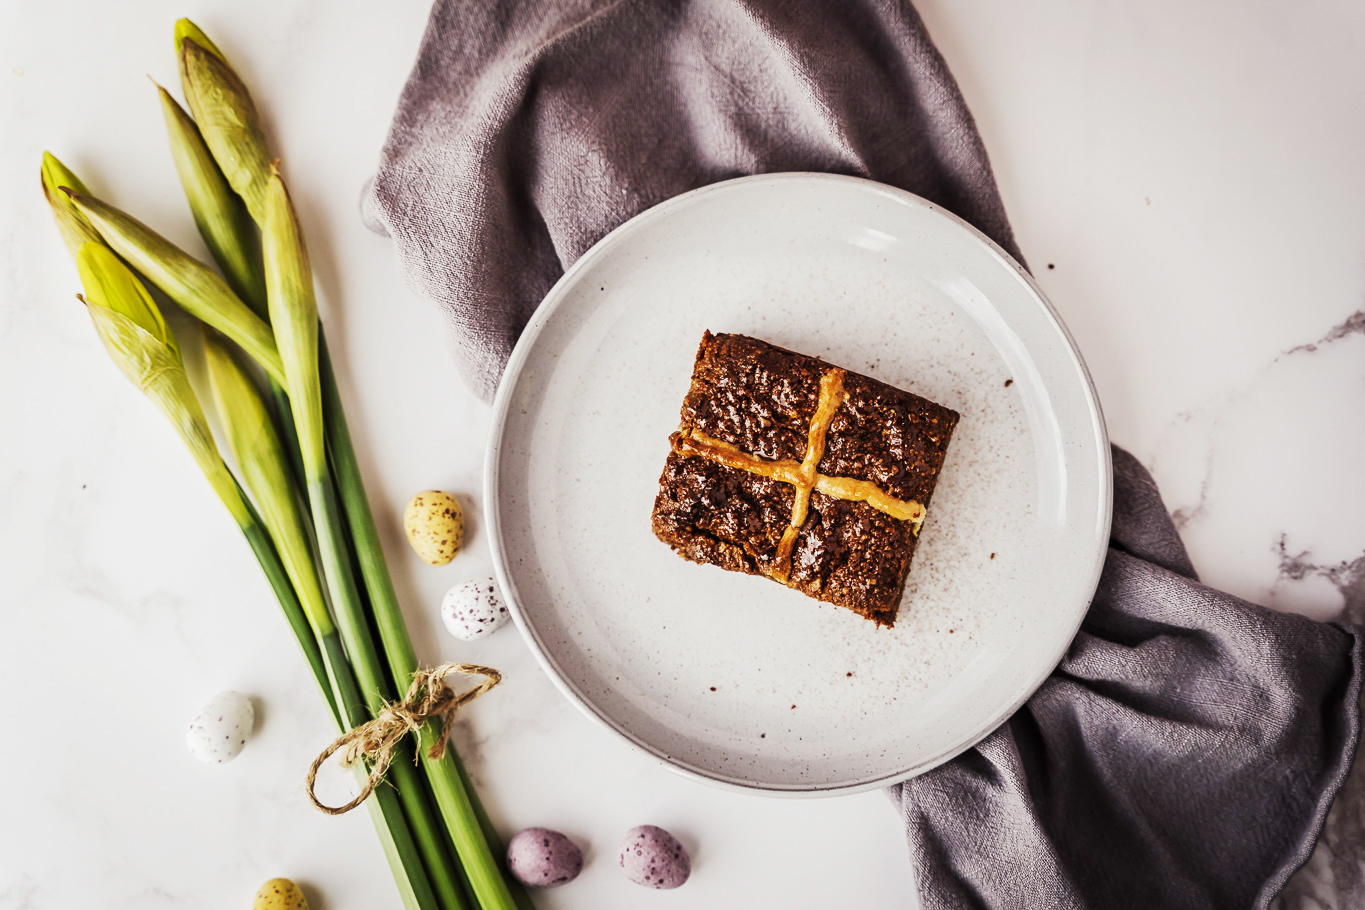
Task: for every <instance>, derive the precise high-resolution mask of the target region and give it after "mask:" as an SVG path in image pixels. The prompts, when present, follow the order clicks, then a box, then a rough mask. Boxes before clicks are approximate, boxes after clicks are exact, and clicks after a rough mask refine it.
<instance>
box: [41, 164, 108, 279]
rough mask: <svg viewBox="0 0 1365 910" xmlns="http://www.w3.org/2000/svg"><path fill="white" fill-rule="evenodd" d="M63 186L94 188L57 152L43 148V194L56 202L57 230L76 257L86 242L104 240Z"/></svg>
mask: <svg viewBox="0 0 1365 910" xmlns="http://www.w3.org/2000/svg"><path fill="white" fill-rule="evenodd" d="M60 187H67V188H68V189H70V190H72V191H73V192H76V193H81V194H88V193H89V192H90V191H89V190H87V189H86V188H85V184H84V183H82V182H81V178H79V177H77V176H76V175H75V174H73V173H72V172H71V170H70V169H69V168H68V167H67V166H66V165H64V164H62V163H61V162H60V161H58V160H57V156H56V155H54V154H52V153H51V152H43V196H44V197H45V198H46V199H47V204H48V205H50V206H52V217H53V218H54V219H56V221H57V230H59V231H61V233H62V241H63V242H64V243H65V244H66V248H67V249H68V250H69V251H70V252H71V258H72V259H75V258H76V251H77V250H79V249H80V248H81V246H82V245H83V244H86V243H92V242H93V243H102V242H103V240H102V239H101V238H100V234H99V231H97V230H95V227H94V225H92V224H91V223H90V222H89V221H88V220H87V219H86V217H85V216H84V215H82V214H81V213H80V212H78V211H76V207H75V206H74V205H72V204H71V200H70V199H68V198H67V197H66V194H65V193H63V192H61V190H60Z"/></svg>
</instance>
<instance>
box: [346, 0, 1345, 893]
mask: <svg viewBox="0 0 1365 910" xmlns="http://www.w3.org/2000/svg"><path fill="white" fill-rule="evenodd" d="M792 170H817V171H832V172H839V173H846V174H855V175H858V176H863V177H869V178H871V179H874V180H879V181H881V182H883V183H888V184H891V185H893V186H897V187H901V188H903V189H906V190H909V191H911V192H914V193H918V194H919V195H921V196H924V197H925V198H927V199H929V200H930V201H932V202H935V203H937V204H939V205H941V206H943V207H944V208H946V209H948V210H949V211H951V212H953V213H955V214H957V215H959V216H961V217H963V218H964V219H966V220H967V221H970V222H971V223H973V224H975V225H976V226H977V227H978V228H980V229H981V230H982V231H983V232H985V233H986V234H987V235H988V236H990V237H991V238H992V239H994V240H995V241H996V242H997V243H999V244H1000V245H1001V246H1002V247H1004V248H1005V249H1006V250H1007V251H1009V252H1010V253H1012V254H1014V255H1015V256H1016V258H1018V249H1017V248H1016V246H1015V244H1014V238H1013V236H1012V234H1011V232H1010V227H1009V222H1008V220H1007V218H1006V217H1005V211H1004V207H1003V205H1002V204H1001V201H1000V197H999V194H998V192H997V190H996V186H995V180H994V177H993V176H992V174H991V168H990V163H989V161H988V159H987V157H986V152H985V149H984V147H983V146H982V143H981V139H980V137H979V135H978V134H977V131H976V126H975V124H974V122H973V120H972V117H971V114H970V113H969V112H968V110H967V107H966V105H965V103H964V102H963V99H962V96H961V93H960V92H959V91H958V88H957V85H956V83H955V82H954V81H953V78H952V76H951V74H950V73H949V72H948V69H947V67H946V66H945V64H944V62H943V59H942V58H941V57H940V56H939V54H938V52H937V50H936V49H935V48H934V45H933V43H932V41H931V40H930V39H929V36H928V34H927V32H926V31H925V28H924V25H923V23H922V22H921V20H920V18H919V16H918V15H917V14H916V13H915V10H914V9H913V7H912V6H911V5H910V4H909V3H908V2H896V0H810V2H804V3H791V2H785V0H437V2H436V4H435V7H434V9H433V11H432V15H431V21H430V23H429V25H428V28H427V32H426V34H425V36H424V37H423V40H422V46H421V49H420V51H419V54H418V59H417V64H416V66H415V68H414V70H413V72H412V75H411V77H410V78H409V80H408V83H407V85H406V87H405V88H404V90H403V94H402V98H401V99H400V102H399V106H398V111H397V113H396V115H395V118H394V123H393V127H392V130H391V131H390V134H389V137H388V140H387V142H386V144H385V146H384V151H383V154H382V157H381V160H380V165H379V169H378V171H377V173H376V175H375V178H374V180H373V181H372V183H371V186H370V189H369V190H368V191H367V194H366V197H365V200H364V214H365V217H366V220H367V223H370V224H371V225H372V226H374V227H376V229H379V230H382V231H383V232H385V233H387V234H389V235H390V236H391V237H392V238H393V240H394V243H395V246H396V249H397V253H398V258H399V261H400V264H401V267H402V270H403V272H404V274H405V276H406V278H407V280H408V283H409V284H410V285H411V286H412V287H413V288H414V290H415V291H416V292H417V293H418V294H419V295H421V296H423V297H425V298H427V299H429V300H431V301H434V302H436V303H437V304H439V305H440V306H441V307H443V308H444V309H445V311H446V312H447V314H448V315H449V318H450V321H451V324H452V326H453V327H454V329H455V343H456V348H457V358H458V364H459V367H460V371H461V375H462V376H463V378H464V380H465V381H466V382H467V383H468V384H469V385H470V387H471V388H472V389H473V390H474V391H475V392H476V393H477V394H478V395H480V396H481V397H483V398H484V399H485V400H490V399H491V398H492V395H493V392H494V390H495V389H496V386H497V382H498V379H499V378H500V376H501V374H502V369H503V366H504V364H505V363H506V361H507V357H508V355H509V354H510V352H511V350H512V346H513V344H514V342H515V340H516V338H517V335H518V334H519V332H520V331H521V329H522V327H523V326H524V325H525V323H526V320H527V319H528V318H529V317H530V314H531V313H532V312H533V311H534V309H535V307H536V306H537V305H538V304H539V302H540V300H541V298H542V297H543V296H544V294H545V293H546V291H548V290H549V288H550V286H551V285H552V284H553V283H554V282H555V280H556V279H557V278H558V277H559V276H560V275H561V274H562V273H563V271H564V269H566V268H567V267H568V266H569V265H571V264H572V263H573V262H574V260H575V259H577V258H578V257H579V256H581V255H582V254H583V253H584V252H585V251H586V250H587V249H588V248H589V247H590V246H591V245H592V244H593V243H595V242H596V241H597V240H599V239H600V238H601V237H602V236H604V235H605V234H606V233H607V232H609V231H610V230H611V229H613V228H615V227H616V226H617V225H619V224H621V223H622V222H624V221H626V220H627V219H629V218H630V217H631V216H633V215H635V214H638V213H639V212H641V211H643V210H645V209H647V208H649V207H651V206H653V205H655V204H657V203H659V202H662V201H664V200H666V199H668V198H671V197H673V196H676V195H678V194H680V193H683V192H686V191H687V190H691V189H694V188H696V187H699V186H703V185H706V184H709V183H713V182H715V181H718V180H723V179H726V178H729V177H736V176H740V175H744V174H753V173H767V172H775V171H792ZM1020 261H1021V262H1022V259H1021V260H1020ZM1114 467H1115V510H1114V525H1113V532H1112V541H1111V549H1110V553H1109V558H1108V562H1107V564H1106V566H1105V570H1104V573H1103V577H1102V580H1101V583H1100V588H1099V591H1098V593H1097V594H1096V597H1095V601H1094V604H1093V606H1092V608H1091V611H1090V614H1089V616H1088V617H1087V619H1086V622H1085V624H1084V626H1083V627H1082V629H1081V632H1080V634H1079V635H1078V636H1077V638H1076V640H1075V642H1074V644H1073V645H1072V647H1071V649H1070V652H1069V653H1068V654H1067V656H1066V658H1065V659H1064V660H1063V662H1062V664H1061V666H1059V667H1058V669H1057V671H1056V672H1055V673H1054V674H1053V675H1052V676H1051V677H1050V678H1049V679H1048V680H1047V681H1046V682H1045V683H1044V684H1043V686H1042V688H1041V689H1039V691H1038V693H1037V694H1036V695H1035V696H1034V697H1033V699H1032V700H1031V701H1029V702H1028V704H1027V705H1026V706H1025V707H1024V708H1023V709H1021V710H1020V711H1019V712H1018V713H1017V714H1016V715H1015V717H1014V718H1013V719H1011V720H1010V721H1009V722H1008V723H1006V724H1005V725H1004V726H1003V727H1001V728H1000V729H999V730H997V731H996V732H995V733H993V734H992V735H991V736H989V737H988V738H987V739H986V740H984V741H983V742H982V743H980V744H979V745H977V746H976V747H975V748H973V749H970V750H968V751H967V752H966V753H964V754H963V755H961V756H959V757H958V758H956V759H954V760H952V761H950V762H948V763H947V764H945V765H943V766H941V767H940V768H937V769H935V770H933V771H931V772H929V773H927V774H924V775H922V776H920V777H918V778H915V779H913V780H911V781H908V782H907V783H905V784H903V785H901V786H898V787H896V788H894V789H893V791H892V792H893V795H894V796H895V798H896V800H897V802H898V804H899V806H900V807H901V809H902V811H903V812H904V815H905V821H906V829H907V833H908V835H909V839H910V844H911V852H912V855H913V858H914V862H915V866H916V874H917V876H918V881H919V887H920V893H921V897H922V901H923V903H924V905H925V906H926V907H928V908H940V907H1021V908H1023V907H1028V908H1041V907H1048V908H1062V907H1094V908H1112V907H1142V908H1163V907H1180V908H1186V907H1189V908H1195V907H1199V908H1202V907H1209V908H1213V907H1245V906H1248V905H1255V906H1264V905H1265V904H1266V903H1267V902H1268V901H1269V899H1270V897H1271V896H1273V895H1274V894H1275V893H1276V892H1277V891H1278V890H1279V889H1280V888H1281V887H1282V886H1283V884H1284V882H1285V880H1286V879H1287V878H1288V876H1289V874H1290V873H1291V872H1292V871H1293V870H1294V869H1295V868H1297V867H1298V866H1299V865H1300V864H1302V862H1303V861H1304V859H1305V858H1306V857H1307V856H1308V853H1309V851H1310V850H1311V848H1312V844H1313V841H1314V839H1315V838H1316V836H1317V833H1318V832H1319V831H1320V830H1321V827H1322V822H1323V817H1324V815H1325V813H1326V811H1327V807H1328V805H1329V804H1330V803H1331V801H1332V798H1333V797H1334V796H1335V794H1336V793H1337V791H1338V789H1339V788H1340V786H1341V784H1342V780H1343V778H1344V776H1345V774H1346V771H1347V769H1348V768H1349V766H1350V763H1351V759H1352V756H1353V755H1354V752H1355V746H1356V740H1357V737H1358V725H1359V715H1358V707H1357V705H1358V696H1359V689H1360V680H1361V674H1360V664H1361V643H1360V639H1359V637H1358V635H1357V634H1356V632H1354V631H1353V630H1350V629H1346V628H1343V627H1338V626H1329V625H1322V624H1318V623H1313V622H1310V621H1308V620H1306V619H1302V618H1300V617H1295V616H1288V615H1283V614H1277V613H1273V612H1270V611H1268V610H1264V609H1262V608H1260V607H1256V606H1254V605H1252V604H1249V603H1246V602H1243V601H1240V600H1238V599H1236V598H1234V597H1230V596H1228V595H1226V594H1222V593H1220V592H1218V591H1214V590H1211V589H1209V588H1206V587H1204V586H1202V585H1200V584H1199V583H1198V580H1197V579H1196V578H1195V573H1194V569H1193V567H1192V566H1191V565H1190V561H1189V558H1188V556H1187V555H1186V553H1185V550H1184V547H1183V546H1182V545H1181V543H1180V539H1179V536H1178V535H1177V533H1176V530H1175V527H1174V526H1173V524H1172V523H1171V520H1170V518H1169V517H1168V516H1167V513H1166V510H1165V507H1164V505H1163V504H1162V502H1161V498H1160V495H1159V494H1158V493H1157V490H1156V487H1155V486H1154V484H1153V483H1152V480H1151V478H1150V477H1149V476H1148V475H1147V473H1146V471H1144V470H1143V469H1142V467H1141V466H1140V465H1139V464H1138V463H1137V462H1136V460H1134V459H1133V458H1132V456H1130V455H1128V454H1127V453H1126V452H1123V451H1122V450H1119V449H1115V451H1114Z"/></svg>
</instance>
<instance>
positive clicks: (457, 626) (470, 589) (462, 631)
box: [441, 577, 508, 641]
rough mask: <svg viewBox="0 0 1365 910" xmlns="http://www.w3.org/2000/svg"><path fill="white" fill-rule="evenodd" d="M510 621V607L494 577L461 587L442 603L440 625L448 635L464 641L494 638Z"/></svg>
mask: <svg viewBox="0 0 1365 910" xmlns="http://www.w3.org/2000/svg"><path fill="white" fill-rule="evenodd" d="M507 618H508V614H507V605H506V604H504V603H503V602H502V597H501V596H500V595H499V594H498V584H497V582H496V581H494V580H493V579H492V578H491V577H489V578H474V579H470V580H469V581H466V582H464V583H463V584H458V585H456V586H455V587H453V588H451V589H450V590H449V591H447V592H446V596H445V597H444V598H443V599H442V600H441V622H443V623H445V626H446V631H448V632H449V633H450V634H451V635H454V636H455V637H456V638H460V639H463V640H464V641H474V640H475V639H479V638H483V637H484V636H485V635H491V634H492V633H494V632H496V631H497V630H498V629H501V628H502V627H503V626H504V625H505V624H506V623H507Z"/></svg>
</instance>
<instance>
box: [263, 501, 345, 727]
mask: <svg viewBox="0 0 1365 910" xmlns="http://www.w3.org/2000/svg"><path fill="white" fill-rule="evenodd" d="M242 501H243V502H245V503H246V505H247V509H248V510H249V511H250V513H251V521H249V522H248V523H247V524H244V525H242V535H243V536H244V537H246V541H247V543H248V544H250V545H251V552H253V553H255V554H256V561H257V562H259V563H260V564H261V571H262V572H264V573H265V578H266V581H268V582H270V587H271V589H272V590H274V592H275V598H276V599H277V600H279V602H280V609H281V610H282V611H283V612H284V618H285V619H286V620H287V621H288V622H289V628H291V629H293V630H294V637H295V638H297V639H298V641H299V646H300V647H301V648H302V649H303V656H304V657H305V658H307V659H308V666H309V667H310V668H311V669H312V670H313V678H314V679H316V680H317V683H318V688H320V689H321V690H322V696H323V698H325V699H326V700H327V709H328V711H329V712H330V713H331V715H332V719H333V720H334V721H336V722H337V723H338V724H340V723H341V713H340V711H339V710H338V708H337V701H336V696H335V695H334V694H333V692H332V684H331V681H330V679H329V677H328V673H327V664H326V662H325V661H324V660H323V658H322V650H321V649H320V648H319V647H318V640H317V638H316V637H314V635H313V627H312V626H311V625H310V624H309V622H308V617H307V616H305V615H304V613H303V606H302V605H301V604H300V603H299V598H298V595H296V594H295V593H294V586H293V585H292V584H290V583H289V575H288V573H286V572H285V570H284V563H282V562H280V556H279V553H278V552H277V551H276V550H275V544H274V543H273V542H271V539H270V532H269V531H267V530H266V529H265V525H264V524H262V523H261V520H260V518H259V517H258V516H257V514H256V510H255V508H254V507H253V506H252V505H251V502H250V500H248V499H247V498H246V494H245V493H243V494H242Z"/></svg>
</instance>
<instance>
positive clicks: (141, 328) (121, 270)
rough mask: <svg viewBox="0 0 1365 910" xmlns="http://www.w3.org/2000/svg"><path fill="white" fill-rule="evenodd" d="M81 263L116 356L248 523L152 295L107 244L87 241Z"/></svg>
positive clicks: (92, 306)
mask: <svg viewBox="0 0 1365 910" xmlns="http://www.w3.org/2000/svg"><path fill="white" fill-rule="evenodd" d="M76 266H77V268H79V269H80V273H81V283H82V284H83V285H84V286H85V298H84V300H85V304H86V309H87V311H88V312H89V313H90V319H91V321H92V322H94V324H95V331H96V332H98V333H99V336H100V341H102V342H104V348H105V350H107V351H108V352H109V356H110V358H111V359H113V361H114V364H115V365H116V366H117V367H118V368H119V370H120V371H121V372H122V373H123V375H124V376H126V377H128V379H129V380H130V381H131V382H132V383H133V385H135V386H137V387H138V388H139V389H141V390H142V393H143V394H144V395H146V396H147V397H148V398H150V399H151V400H152V403H153V404H155V405H156V406H157V407H158V408H160V409H161V412H162V413H163V414H165V415H166V417H167V419H169V420H170V422H171V425H172V426H174V427H175V430H176V432H177V433H179V434H180V438H181V439H182V440H183V441H184V443H185V446H186V447H187V448H188V449H189V450H190V454H191V455H192V456H194V460H195V463H196V464H198V465H199V469H200V470H201V471H203V472H204V476H205V477H206V478H208V481H209V483H210V484H211V485H212V486H213V489H214V492H216V493H217V494H218V497H219V498H220V499H221V500H222V501H223V505H225V506H227V509H228V511H229V512H230V513H231V514H232V517H233V519H234V520H235V521H236V522H237V524H238V526H240V527H246V526H247V525H248V524H250V522H251V513H250V510H249V509H248V508H247V506H246V503H245V502H243V501H242V497H241V494H240V493H239V492H238V489H237V483H236V481H234V480H233V478H232V474H231V473H230V472H229V471H228V469H227V466H226V465H225V464H223V458H222V456H221V455H219V454H218V447H217V446H216V445H214V442H213V432H212V431H211V430H210V429H209V423H208V419H207V418H206V417H205V416H204V409H203V408H202V407H201V406H200V404H199V398H198V397H197V396H196V395H195V394H194V389H193V388H191V387H190V382H189V379H188V378H187V377H186V376H185V366H184V363H183V362H182V361H181V359H180V348H179V346H177V345H176V343H175V337H174V336H173V335H172V334H171V331H170V329H169V328H168V327H167V326H166V322H165V320H164V319H162V317H161V312H160V310H158V309H157V308H156V304H155V302H153V301H152V298H151V295H150V294H148V293H147V289H146V288H145V287H143V286H142V282H140V281H138V279H137V276H136V275H134V274H133V273H132V272H131V271H130V270H129V269H128V267H127V266H126V265H124V264H123V263H122V262H121V261H120V260H119V258H118V257H117V256H115V255H114V254H113V253H112V252H110V251H109V249H108V247H105V246H104V245H103V244H99V243H86V244H84V245H82V246H81V247H80V249H79V250H77V253H76Z"/></svg>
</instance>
